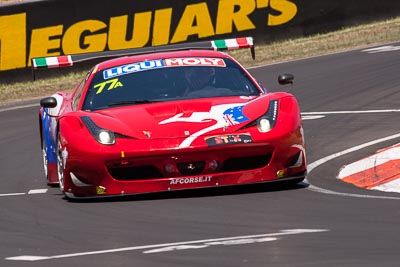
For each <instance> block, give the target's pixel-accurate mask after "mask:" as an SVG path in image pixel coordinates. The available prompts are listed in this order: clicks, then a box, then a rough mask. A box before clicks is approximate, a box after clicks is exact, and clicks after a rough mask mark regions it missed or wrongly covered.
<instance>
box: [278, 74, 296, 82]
mask: <svg viewBox="0 0 400 267" xmlns="http://www.w3.org/2000/svg"><path fill="white" fill-rule="evenodd" d="M293 80H294V76H293V74H288V73H287V74H280V75H279V76H278V82H279V84H280V85H284V84H289V83H290V84H293Z"/></svg>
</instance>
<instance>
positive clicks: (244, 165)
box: [220, 155, 271, 172]
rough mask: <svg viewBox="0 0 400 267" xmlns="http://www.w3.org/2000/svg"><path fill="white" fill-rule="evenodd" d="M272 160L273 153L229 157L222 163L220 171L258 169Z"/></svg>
mask: <svg viewBox="0 0 400 267" xmlns="http://www.w3.org/2000/svg"><path fill="white" fill-rule="evenodd" d="M270 160H271V155H261V156H252V157H240V158H229V159H227V160H225V161H224V163H223V164H222V167H221V170H220V172H237V171H246V170H252V169H258V168H262V167H264V166H266V165H267V164H268V163H269V161H270Z"/></svg>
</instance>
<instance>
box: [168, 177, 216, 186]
mask: <svg viewBox="0 0 400 267" xmlns="http://www.w3.org/2000/svg"><path fill="white" fill-rule="evenodd" d="M211 179H212V176H198V177H185V178H172V179H171V182H170V184H197V183H207V182H211Z"/></svg>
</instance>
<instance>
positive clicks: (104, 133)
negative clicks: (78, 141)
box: [81, 116, 115, 145]
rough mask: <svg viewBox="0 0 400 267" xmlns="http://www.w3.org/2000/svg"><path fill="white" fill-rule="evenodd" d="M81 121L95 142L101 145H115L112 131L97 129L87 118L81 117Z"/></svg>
mask: <svg viewBox="0 0 400 267" xmlns="http://www.w3.org/2000/svg"><path fill="white" fill-rule="evenodd" d="M81 120H82V122H83V123H84V124H85V126H86V128H87V129H88V130H89V132H90V133H91V134H92V135H93V137H94V138H95V139H96V140H97V142H99V143H100V144H103V145H113V144H115V134H114V133H113V132H112V131H110V130H106V129H103V128H101V127H99V126H98V125H97V124H96V123H94V121H93V120H92V119H91V118H90V117H89V116H82V117H81Z"/></svg>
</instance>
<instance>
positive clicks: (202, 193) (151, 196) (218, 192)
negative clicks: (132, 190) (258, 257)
mask: <svg viewBox="0 0 400 267" xmlns="http://www.w3.org/2000/svg"><path fill="white" fill-rule="evenodd" d="M308 186H309V184H307V183H305V182H300V183H297V184H293V183H282V182H271V183H260V184H249V185H236V186H224V187H212V188H200V189H185V190H177V191H167V192H159V193H145V194H139V195H123V196H107V197H101V196H100V197H95V198H77V199H71V198H67V197H65V196H64V199H65V200H67V201H69V202H71V203H93V202H97V203H100V202H128V201H148V200H160V199H180V198H200V197H215V196H227V195H242V194H255V193H268V192H279V191H288V190H297V189H304V188H307V187H308Z"/></svg>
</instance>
